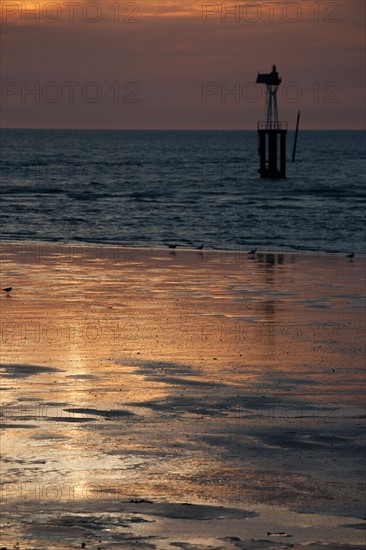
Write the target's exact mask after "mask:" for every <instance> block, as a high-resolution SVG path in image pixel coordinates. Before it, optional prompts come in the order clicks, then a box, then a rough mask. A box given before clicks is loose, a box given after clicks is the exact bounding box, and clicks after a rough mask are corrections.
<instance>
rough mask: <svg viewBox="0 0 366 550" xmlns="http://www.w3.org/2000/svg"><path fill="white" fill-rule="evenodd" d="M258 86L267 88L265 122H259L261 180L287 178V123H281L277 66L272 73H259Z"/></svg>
mask: <svg viewBox="0 0 366 550" xmlns="http://www.w3.org/2000/svg"><path fill="white" fill-rule="evenodd" d="M257 84H265V86H266V87H267V98H266V115H267V120H266V121H265V122H258V140H259V146H258V151H259V157H260V168H259V173H260V175H261V178H286V134H287V122H279V120H278V109H277V90H278V87H279V85H280V84H281V79H280V78H279V75H278V72H277V69H276V65H273V67H272V72H271V73H268V74H266V73H259V74H258V77H257Z"/></svg>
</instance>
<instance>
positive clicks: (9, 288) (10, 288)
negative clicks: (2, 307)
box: [3, 286, 13, 294]
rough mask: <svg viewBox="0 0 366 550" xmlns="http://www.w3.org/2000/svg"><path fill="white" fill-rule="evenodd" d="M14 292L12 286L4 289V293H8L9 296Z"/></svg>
mask: <svg viewBox="0 0 366 550" xmlns="http://www.w3.org/2000/svg"><path fill="white" fill-rule="evenodd" d="M12 290H13V287H12V286H8V287H7V288H3V291H4V292H6V293H7V294H10V292H11V291H12Z"/></svg>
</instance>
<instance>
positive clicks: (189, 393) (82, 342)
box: [1, 249, 365, 505]
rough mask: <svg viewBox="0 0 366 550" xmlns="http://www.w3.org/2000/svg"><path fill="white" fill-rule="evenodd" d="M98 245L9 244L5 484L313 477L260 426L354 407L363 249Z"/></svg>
mask: <svg viewBox="0 0 366 550" xmlns="http://www.w3.org/2000/svg"><path fill="white" fill-rule="evenodd" d="M103 254H105V256H104V257H103V258H95V257H93V256H92V254H91V256H92V257H91V258H88V256H87V254H86V253H85V251H84V252H83V254H82V255H81V254H80V255H79V256H78V254H77V253H76V254H74V255H73V259H72V261H69V260H68V259H63V258H62V257H60V254H58V255H57V256H56V257H53V256H52V254H50V255H49V256H48V257H47V258H43V259H42V261H39V262H33V263H24V262H22V261H21V258H19V255H18V256H17V254H16V253H14V254H11V253H8V255H7V256H6V257H5V258H4V259H3V263H2V278H3V280H5V279H6V281H10V280H11V284H12V286H13V287H14V291H13V293H12V296H11V297H10V298H9V299H7V298H6V297H5V296H2V297H1V308H2V333H1V339H2V340H1V343H2V346H1V361H2V364H3V365H5V367H3V370H4V372H5V376H4V378H3V381H2V387H3V389H4V390H5V391H3V420H4V429H3V433H2V442H3V455H4V457H5V461H6V462H5V470H6V474H7V482H8V489H7V490H8V493H7V498H8V500H11V499H13V500H21V498H20V496H19V492H17V491H14V490H13V489H14V487H13V489H12V490H10V489H9V487H10V485H11V484H12V483H13V484H17V486H18V487H19V484H21V483H22V482H23V483H24V482H27V483H29V482H34V481H35V482H36V483H38V488H42V487H43V489H44V487H45V486H47V484H52V483H53V484H54V483H56V484H61V492H62V494H63V498H65V499H66V500H67V499H69V500H70V499H71V500H73V501H77V500H78V499H83V498H84V497H85V495H86V497H85V498H87V499H88V501H90V502H92V501H93V499H98V498H99V499H100V498H102V496H103V498H105V497H108V496H109V497H111V498H114V497H115V496H116V495H118V498H122V496H123V498H126V495H129V496H131V495H132V496H134V495H135V496H136V495H137V496H141V495H143V496H144V497H149V498H162V499H164V498H166V499H170V500H173V501H174V500H175V501H179V500H183V501H185V500H187V499H188V498H191V499H193V500H196V501H201V502H208V501H211V500H213V501H215V499H216V501H218V502H220V499H221V500H222V498H223V495H222V494H221V496H220V494H218V481H217V480H220V479H221V480H223V479H224V480H225V483H226V484H230V483H234V484H235V483H236V481H235V480H236V479H237V477H238V474H239V477H240V479H241V483H245V486H246V493H245V498H244V500H245V502H243V501H241V502H239V503H238V502H235V505H244V504H245V503H246V501H247V500H248V499H249V500H250V499H252V502H257V501H258V502H259V501H260V500H261V498H262V497H261V496H260V494H259V493H258V490H257V486H261V484H262V485H263V484H265V483H266V480H265V479H266V475H265V472H266V471H272V473H271V474H270V478H271V479H272V480H273V475H274V474H273V471H274V470H277V471H278V472H280V471H281V468H282V469H284V470H283V474H282V475H283V476H284V478H285V480H286V483H292V482H291V479H292V478H291V475H292V476H293V477H294V480H293V482H294V484H296V483H298V482H300V481H299V480H301V482H303V483H305V484H306V483H309V479H308V478H307V477H306V476H311V471H312V467H313V459H312V458H311V455H309V456H308V458H306V456H307V455H306V456H305V458H303V456H304V455H303V454H301V453H300V455H296V452H295V451H294V449H296V447H293V446H292V447H291V446H290V447H289V448H288V449H286V453H290V454H289V456H290V457H291V456H292V455H291V453H295V454H293V463H294V464H295V465H296V464H298V469H297V470H296V467H295V471H294V472H292V474H291V475H290V474H288V473H286V468H285V467H284V466H283V463H282V460H283V459H282V458H281V455H280V454H278V455H276V454H275V455H273V456H272V455H269V456H268V458H267V457H266V452H267V451H266V449H267V450H271V453H272V452H273V449H276V448H277V449H279V450H281V449H282V447H281V445H279V444H278V443H274V442H273V441H272V440H270V439H268V441H267V442H266V438H267V435H268V434H267V432H268V430H269V432H268V433H269V434H270V433H271V431H272V430H275V431H276V430H282V429H283V428H284V427H285V428H286V429H287V430H288V429H289V427H290V429H294V430H295V431H296V430H299V429H300V431H301V430H303V429H304V428H307V429H309V430H310V432H311V430H312V429H315V428H316V429H317V430H318V429H319V427H320V428H321V429H323V428H324V429H325V428H326V423H327V422H328V423H332V422H333V421H335V420H336V421H337V422H338V423H339V422H341V421H342V419H343V418H344V417H346V416H347V415H349V414H351V413H352V414H355V413H357V414H359V412H360V409H359V407H360V405H361V404H362V400H363V390H362V381H363V378H362V376H363V370H362V369H363V364H362V363H363V361H362V360H363V355H362V346H361V343H362V331H363V328H364V327H363V318H362V307H361V301H360V300H361V296H362V292H363V276H362V273H363V268H364V263H365V262H364V259H360V260H359V263H358V264H357V265H350V264H349V263H347V262H346V263H345V262H343V263H342V261H343V259H342V258H337V259H336V260H337V261H336V263H335V264H334V262H333V263H332V262H330V261H329V262H328V263H327V262H326V261H324V262H323V263H319V262H318V263H316V262H315V261H314V258H312V257H306V256H304V257H301V258H294V257H292V256H291V255H290V256H284V255H278V254H270V255H260V254H258V256H257V258H256V259H254V260H250V259H248V257H247V256H246V255H243V256H242V257H241V258H240V261H236V260H235V258H234V256H230V254H226V256H225V258H223V257H220V255H219V254H214V253H210V252H208V253H205V255H204V256H202V255H200V254H196V253H190V252H185V251H179V252H178V253H177V254H175V255H171V254H170V253H168V252H166V251H147V250H140V251H135V254H134V256H133V257H132V258H131V257H130V258H128V259H127V260H125V261H116V260H115V259H114V254H115V251H113V249H104V252H103ZM7 365H10V367H7ZM16 365H21V366H20V367H16ZM32 366H33V367H32ZM34 366H38V367H43V370H42V369H41V370H37V369H35V367H34ZM14 369H15V370H14ZM47 369H48V370H47ZM25 374H27V376H25ZM340 403H341V405H342V406H341V409H339V404H340ZM20 407H23V409H22V410H21V409H20ZM337 407H338V409H337ZM327 408H330V410H331V411H332V413H329V414H328V416H327V417H326V411H327V410H328V409H327ZM335 410H336V411H337V412H336V413H335V412H334V411H335ZM316 411H317V412H316ZM319 411H320V412H319ZM324 411H325V412H324ZM4 413H5V414H4ZM316 415H317V416H316ZM319 415H320V416H319ZM322 415H323V416H322ZM331 415H333V418H332V416H331ZM335 417H336V418H335ZM290 420H291V422H290ZM326 430H328V428H326ZM310 432H309V433H310ZM264 433H266V434H267V435H265V436H264ZM281 433H282V432H281ZM294 433H295V432H294ZM268 437H269V435H268ZM281 437H283V435H281ZM292 437H297V436H292ZM309 437H310V440H309ZM312 437H313V436H312V435H311V434H310V435H309V434H308V433H304V434H303V435H301V437H300V436H299V441H298V442H297V444H298V445H299V446H300V445H305V447H304V449H305V450H306V448H307V447H306V445H307V444H310V443H311V444H313V443H312V439H311V438H312ZM309 441H310V443H309ZM299 448H300V447H299ZM253 449H257V450H256V451H255V450H253ZM319 452H323V451H322V450H320V451H319ZM243 457H244V458H243ZM271 457H272V458H271ZM300 457H302V458H301V460H300ZM334 468H335V467H334ZM335 469H337V468H335ZM253 472H256V473H255V474H254V473H253ZM258 472H261V473H258ZM279 475H280V474H279ZM210 480H211V481H210ZM289 480H290V481H289ZM9 484H10V485H9ZM294 487H295V485H294ZM39 490H41V489H39ZM50 490H51V489H50ZM52 490H53V491H56V489H55V488H53V489H52ZM297 493H298V491H297ZM297 493H296V491H295V489H294V494H297ZM67 495H68V496H67ZM304 495H305V493H304ZM304 495H303V496H302V497H301V498H304V499H305V500H306V498H307V497H306V495H305V496H304ZM232 498H233V497H232V496H230V495H226V501H225V502H232ZM281 498H282V497H281ZM281 498H280V497H279V500H281ZM28 500H29V498H28Z"/></svg>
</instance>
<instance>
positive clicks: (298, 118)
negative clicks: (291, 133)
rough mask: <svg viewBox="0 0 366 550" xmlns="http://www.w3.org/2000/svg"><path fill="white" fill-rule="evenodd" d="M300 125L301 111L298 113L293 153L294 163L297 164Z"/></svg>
mask: <svg viewBox="0 0 366 550" xmlns="http://www.w3.org/2000/svg"><path fill="white" fill-rule="evenodd" d="M299 123H300V111H298V112H297V121H296V133H295V142H294V150H293V151H292V162H295V155H296V146H297V135H298V133H299Z"/></svg>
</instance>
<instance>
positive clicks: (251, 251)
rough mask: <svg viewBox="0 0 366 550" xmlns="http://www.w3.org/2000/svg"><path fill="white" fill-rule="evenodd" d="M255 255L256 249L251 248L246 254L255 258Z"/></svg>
mask: <svg viewBox="0 0 366 550" xmlns="http://www.w3.org/2000/svg"><path fill="white" fill-rule="evenodd" d="M256 254H257V249H256V248H252V250H249V252H248V256H255V255H256Z"/></svg>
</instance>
